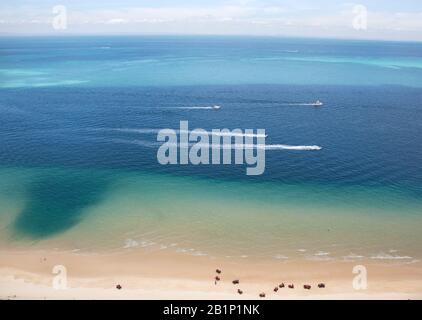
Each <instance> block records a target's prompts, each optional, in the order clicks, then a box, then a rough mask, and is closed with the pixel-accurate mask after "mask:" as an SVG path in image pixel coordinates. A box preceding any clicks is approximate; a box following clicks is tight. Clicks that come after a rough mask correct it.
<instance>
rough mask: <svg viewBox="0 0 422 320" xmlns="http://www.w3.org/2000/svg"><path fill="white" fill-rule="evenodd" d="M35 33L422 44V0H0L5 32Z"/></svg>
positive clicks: (0, 26) (2, 31)
mask: <svg viewBox="0 0 422 320" xmlns="http://www.w3.org/2000/svg"><path fill="white" fill-rule="evenodd" d="M63 17H65V19H64V18H63ZM32 34H33V35H38V34H39V35H75V34H76V35H90V34H99V35H105V34H139V35H142V34H178V35H179V34H180V35H182V34H192V35H254V36H291V37H323V38H324V37H326V38H354V39H383V40H405V41H406V40H417V41H422V0H358V2H347V0H346V1H344V2H343V1H341V0H340V1H338V0H213V1H211V0H151V1H144V0H138V1H135V0H120V1H118V0H113V1H112V0H101V1H100V0H71V1H70V0H62V1H58V0H1V2H0V35H32Z"/></svg>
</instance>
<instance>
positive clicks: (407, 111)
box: [0, 37, 422, 262]
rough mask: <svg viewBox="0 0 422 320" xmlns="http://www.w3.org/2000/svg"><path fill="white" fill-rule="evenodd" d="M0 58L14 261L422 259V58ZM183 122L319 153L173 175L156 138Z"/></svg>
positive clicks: (318, 54) (391, 47)
mask: <svg viewBox="0 0 422 320" xmlns="http://www.w3.org/2000/svg"><path fill="white" fill-rule="evenodd" d="M0 54H1V57H2V58H1V59H0V92H1V94H0V114H1V117H0V223H1V225H0V228H1V230H2V232H1V235H0V243H1V246H5V247H8V246H12V247H15V248H22V249H25V248H28V247H48V248H63V249H68V250H87V251H99V250H135V249H139V250H176V251H177V252H180V253H183V254H196V255H203V254H206V255H212V256H228V257H234V256H236V257H257V256H259V257H261V256H264V257H268V258H276V259H282V260H284V259H291V258H303V257H304V258H308V259H328V260H329V259H344V257H358V256H359V257H360V256H362V257H366V258H371V257H372V258H373V259H379V260H383V261H384V260H398V261H404V262H413V261H415V260H417V259H418V258H420V256H421V253H420V248H421V245H422V238H421V235H420V230H421V227H422V215H421V214H420V212H421V208H422V200H421V199H422V197H421V195H422V170H421V166H420V163H422V148H421V145H422V130H421V129H422V127H421V124H422V109H421V108H422V106H421V101H422V89H421V86H422V69H421V66H422V63H421V62H422V45H421V44H418V43H399V42H359V41H339V40H336V41H334V40H306V39H278V38H245V37H85V38H72V37H69V38H1V39H0ZM318 99H319V100H321V101H323V102H324V107H322V108H314V107H312V106H310V105H309V104H310V103H311V102H314V101H316V100H318ZM213 105H221V106H222V109H221V110H220V111H218V112H215V111H213V110H212V109H210V107H211V106H213ZM181 120H188V121H189V124H190V126H191V128H192V129H194V128H197V127H199V128H203V129H205V130H212V129H222V128H229V129H234V128H242V129H248V128H250V129H258V128H262V129H265V130H266V133H267V134H268V138H267V144H270V145H292V146H302V147H306V146H319V147H320V149H319V150H309V148H301V150H300V151H297V150H296V151H294V150H293V151H292V150H283V149H282V148H274V150H268V151H267V153H266V171H265V173H264V174H263V175H261V176H256V177H250V176H246V175H245V166H242V165H237V166H234V165H232V166H191V165H188V166H161V165H159V164H158V162H157V159H156V152H157V148H158V146H159V145H158V144H157V143H156V134H157V130H159V129H161V128H175V129H177V128H178V126H179V121H181Z"/></svg>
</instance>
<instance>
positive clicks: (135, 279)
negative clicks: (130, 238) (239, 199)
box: [0, 251, 422, 300]
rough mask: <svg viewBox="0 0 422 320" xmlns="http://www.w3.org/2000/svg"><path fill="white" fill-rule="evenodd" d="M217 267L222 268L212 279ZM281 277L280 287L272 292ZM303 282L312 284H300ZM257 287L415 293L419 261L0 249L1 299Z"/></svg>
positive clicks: (216, 295) (293, 295) (385, 295)
mask: <svg viewBox="0 0 422 320" xmlns="http://www.w3.org/2000/svg"><path fill="white" fill-rule="evenodd" d="M357 264H361V265H364V266H365V267H366V268H367V276H368V288H367V289H366V290H355V289H353V286H352V281H353V277H355V276H356V275H355V274H353V273H352V269H353V267H354V266H355V265H357ZM56 265H63V266H65V267H66V272H67V289H64V290H63V289H59V290H57V289H54V288H53V285H52V283H53V279H54V276H55V274H53V268H54V266H56ZM217 268H218V269H221V271H222V273H221V275H219V277H220V278H221V280H220V281H219V282H217V284H215V280H214V277H215V276H216V272H215V270H216V269H217ZM233 280H239V281H240V283H239V284H238V285H234V284H233V283H232V281H233ZM281 283H284V284H285V287H284V288H280V289H279V290H278V291H277V292H274V288H275V287H276V286H278V285H279V284H281ZM319 283H324V284H325V286H326V287H325V288H318V284H319ZM289 284H294V286H295V288H294V289H289V288H288V287H287V286H288V285H289ZM306 284H307V285H311V290H305V289H304V288H303V286H304V285H306ZM117 285H121V287H122V288H121V289H120V290H118V289H117V288H116V286H117ZM238 289H240V290H241V291H242V292H243V294H242V295H239V294H238V292H237V291H238ZM262 292H264V293H265V294H266V297H265V299H421V298H422V268H421V263H419V262H417V263H413V264H407V265H406V264H392V263H374V262H371V261H360V262H359V263H356V262H347V261H337V262H333V261H330V262H327V261H297V262H293V261H292V262H274V261H254V260H248V261H245V260H242V261H238V260H231V261H226V260H221V259H211V258H209V257H190V256H183V255H180V254H169V253H165V254H164V253H156V252H155V253H144V252H135V251H133V252H129V253H115V254H77V253H58V252H51V251H50V252H49V251H36V252H31V251H27V252H23V251H20V252H17V251H2V252H1V253H0V298H1V299H82V300H83V299H182V300H183V299H199V300H201V299H260V298H259V294H260V293H262Z"/></svg>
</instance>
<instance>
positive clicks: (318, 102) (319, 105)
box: [312, 100, 324, 107]
mask: <svg viewBox="0 0 422 320" xmlns="http://www.w3.org/2000/svg"><path fill="white" fill-rule="evenodd" d="M312 105H313V106H314V107H321V106H323V105H324V104H323V103H322V102H321V101H319V100H317V101H315V102H314V103H313V104H312Z"/></svg>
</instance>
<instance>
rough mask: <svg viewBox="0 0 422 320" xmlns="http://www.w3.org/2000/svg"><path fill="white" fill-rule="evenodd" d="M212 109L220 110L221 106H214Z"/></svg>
mask: <svg viewBox="0 0 422 320" xmlns="http://www.w3.org/2000/svg"><path fill="white" fill-rule="evenodd" d="M212 108H213V110H220V109H221V106H213V107H212Z"/></svg>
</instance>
